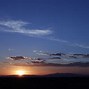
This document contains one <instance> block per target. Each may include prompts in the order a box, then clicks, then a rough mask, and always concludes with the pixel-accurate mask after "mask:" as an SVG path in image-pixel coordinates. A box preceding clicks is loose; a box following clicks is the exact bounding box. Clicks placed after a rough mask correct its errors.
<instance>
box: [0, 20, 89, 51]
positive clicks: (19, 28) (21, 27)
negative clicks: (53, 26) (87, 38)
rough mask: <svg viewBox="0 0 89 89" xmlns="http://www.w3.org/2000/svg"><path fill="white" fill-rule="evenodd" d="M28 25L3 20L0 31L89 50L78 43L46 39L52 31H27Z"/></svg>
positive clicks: (51, 38) (88, 47)
mask: <svg viewBox="0 0 89 89" xmlns="http://www.w3.org/2000/svg"><path fill="white" fill-rule="evenodd" d="M29 24H30V23H28V22H25V21H21V20H4V21H0V31H4V32H13V33H20V34H24V35H27V36H30V37H40V38H43V39H48V40H51V41H55V42H61V43H64V44H66V45H69V46H73V47H80V48H84V49H89V46H85V45H82V44H78V43H71V42H69V41H67V40H63V39H59V38H55V37H47V35H50V34H52V33H53V31H52V30H50V29H30V28H29V29H28V28H26V26H27V25H29Z"/></svg>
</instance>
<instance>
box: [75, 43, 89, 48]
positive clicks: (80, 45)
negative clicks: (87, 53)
mask: <svg viewBox="0 0 89 89" xmlns="http://www.w3.org/2000/svg"><path fill="white" fill-rule="evenodd" d="M74 46H77V47H80V48H85V49H89V46H85V45H82V44H77V43H76V44H74Z"/></svg>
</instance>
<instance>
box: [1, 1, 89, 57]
mask: <svg viewBox="0 0 89 89" xmlns="http://www.w3.org/2000/svg"><path fill="white" fill-rule="evenodd" d="M34 50H37V51H43V52H64V53H89V1H88V0H0V56H1V57H2V56H8V55H25V56H31V55H34V52H33V51H34Z"/></svg>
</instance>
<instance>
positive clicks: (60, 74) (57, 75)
mask: <svg viewBox="0 0 89 89" xmlns="http://www.w3.org/2000/svg"><path fill="white" fill-rule="evenodd" d="M0 77H2V78H17V77H20V76H18V75H6V76H0ZM22 77H23V78H41V77H42V78H44V77H47V78H48V77H89V75H82V74H73V73H54V74H47V75H23V76H22Z"/></svg>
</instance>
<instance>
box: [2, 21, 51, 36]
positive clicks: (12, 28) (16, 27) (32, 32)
mask: <svg viewBox="0 0 89 89" xmlns="http://www.w3.org/2000/svg"><path fill="white" fill-rule="evenodd" d="M27 24H29V23H27V22H24V21H14V20H9V21H0V25H1V26H4V27H7V28H8V29H3V31H6V32H15V33H21V34H25V35H29V36H45V35H49V34H52V31H51V30H50V29H27V28H26V27H25V26H26V25H27Z"/></svg>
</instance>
